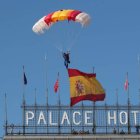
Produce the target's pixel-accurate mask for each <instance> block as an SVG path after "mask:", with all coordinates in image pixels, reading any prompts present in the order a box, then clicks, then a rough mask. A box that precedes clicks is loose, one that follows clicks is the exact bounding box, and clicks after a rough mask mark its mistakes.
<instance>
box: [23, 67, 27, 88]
mask: <svg viewBox="0 0 140 140" xmlns="http://www.w3.org/2000/svg"><path fill="white" fill-rule="evenodd" d="M23 84H24V85H27V77H26V74H25V72H24V66H23Z"/></svg>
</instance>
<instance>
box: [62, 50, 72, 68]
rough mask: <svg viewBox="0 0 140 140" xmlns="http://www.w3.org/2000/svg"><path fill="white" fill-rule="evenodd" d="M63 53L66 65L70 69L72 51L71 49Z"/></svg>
mask: <svg viewBox="0 0 140 140" xmlns="http://www.w3.org/2000/svg"><path fill="white" fill-rule="evenodd" d="M62 55H63V58H64V65H65V66H66V68H67V69H68V65H69V64H70V57H69V55H70V52H69V51H67V52H66V53H65V52H62Z"/></svg>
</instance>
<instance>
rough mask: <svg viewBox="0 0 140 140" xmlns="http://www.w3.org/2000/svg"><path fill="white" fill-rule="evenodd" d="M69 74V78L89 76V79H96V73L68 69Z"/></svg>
mask: <svg viewBox="0 0 140 140" xmlns="http://www.w3.org/2000/svg"><path fill="white" fill-rule="evenodd" d="M68 74H69V77H74V76H87V77H96V74H95V73H94V74H93V73H85V72H81V71H79V70H77V69H68Z"/></svg>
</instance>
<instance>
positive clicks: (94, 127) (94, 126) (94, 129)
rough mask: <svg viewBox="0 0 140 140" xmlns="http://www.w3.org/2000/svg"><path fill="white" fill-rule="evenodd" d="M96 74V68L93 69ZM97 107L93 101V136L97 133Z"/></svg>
mask: <svg viewBox="0 0 140 140" xmlns="http://www.w3.org/2000/svg"><path fill="white" fill-rule="evenodd" d="M94 73H95V67H93V74H94ZM95 106H96V104H95V101H93V129H92V132H93V134H95V133H96V120H95V117H96V115H95Z"/></svg>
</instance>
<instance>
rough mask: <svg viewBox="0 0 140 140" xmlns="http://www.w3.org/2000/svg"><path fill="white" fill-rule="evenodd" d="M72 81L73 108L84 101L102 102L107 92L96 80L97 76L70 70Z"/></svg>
mask: <svg viewBox="0 0 140 140" xmlns="http://www.w3.org/2000/svg"><path fill="white" fill-rule="evenodd" d="M68 74H69V80H70V97H71V106H73V105H75V104H76V103H78V102H80V101H82V100H90V101H102V100H104V98H105V91H104V89H103V87H102V86H101V84H100V83H99V82H98V80H97V79H96V74H93V73H84V72H81V71H79V70H77V69H68Z"/></svg>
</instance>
